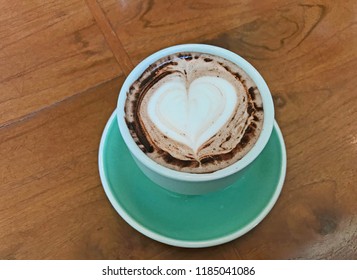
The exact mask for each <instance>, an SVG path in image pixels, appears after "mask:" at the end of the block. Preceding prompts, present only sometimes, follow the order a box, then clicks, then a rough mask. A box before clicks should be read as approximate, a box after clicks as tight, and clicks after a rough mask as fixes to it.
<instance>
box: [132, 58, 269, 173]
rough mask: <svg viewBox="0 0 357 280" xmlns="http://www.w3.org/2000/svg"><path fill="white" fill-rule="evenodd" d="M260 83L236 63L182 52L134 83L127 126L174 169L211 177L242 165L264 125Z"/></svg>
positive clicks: (152, 155) (150, 151)
mask: <svg viewBox="0 0 357 280" xmlns="http://www.w3.org/2000/svg"><path fill="white" fill-rule="evenodd" d="M263 118H264V114H263V105H262V99H261V96H260V93H259V90H258V88H257V86H256V85H255V83H254V81H253V80H252V79H251V78H250V77H249V76H248V75H247V74H246V73H245V72H244V71H243V70H242V69H241V68H240V67H239V66H237V65H235V64H234V63H232V62H230V61H228V60H226V59H224V58H221V57H218V56H214V55H211V54H205V53H192V52H190V53H176V54H172V55H170V56H167V57H164V58H162V59H160V60H158V61H156V62H155V63H153V64H152V65H150V67H149V68H147V69H146V70H145V72H144V73H143V74H142V75H141V76H140V77H139V78H138V79H137V80H136V81H135V82H134V83H133V84H132V86H131V87H130V88H129V91H128V93H127V99H126V103H125V121H126V123H127V126H128V128H129V131H130V134H131V136H132V137H133V139H134V140H135V142H136V144H137V145H138V146H139V147H140V149H141V150H142V151H143V152H144V153H146V154H147V155H148V156H149V157H150V158H151V159H153V160H154V161H156V162H157V163H159V164H160V165H163V166H166V167H168V168H171V169H174V170H178V171H182V172H189V173H210V172H214V171H217V170H220V169H222V168H225V167H227V166H229V165H231V164H233V163H235V162H237V161H238V160H240V159H241V158H242V157H243V156H244V155H245V154H247V153H248V152H249V150H250V149H251V148H252V147H253V146H254V144H255V143H256V141H257V139H258V137H259V134H260V132H261V129H262V126H263Z"/></svg>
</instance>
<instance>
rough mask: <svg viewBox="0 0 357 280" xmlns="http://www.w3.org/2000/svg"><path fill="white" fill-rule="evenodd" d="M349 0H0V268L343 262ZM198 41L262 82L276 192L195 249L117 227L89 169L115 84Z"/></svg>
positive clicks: (350, 139)
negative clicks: (258, 218) (280, 152)
mask: <svg viewBox="0 0 357 280" xmlns="http://www.w3.org/2000/svg"><path fill="white" fill-rule="evenodd" d="M356 3H357V2H356V1H353V0H352V1H344V2H343V4H342V3H339V2H336V1H323V0H321V1H320V0H316V1H315V0H307V1H282V0H278V1H259V3H258V2H257V1H229V0H228V1H143V0H142V1H129V0H123V1H119V0H98V1H95V0H86V1H82V0H63V1H35V0H29V1H16V2H12V1H6V0H5V1H1V10H0V172H1V173H0V258H1V259H356V258H357V241H356V240H357V188H356V187H357V186H356V181H357V180H356V179H357V121H356V119H357V90H356V89H357V79H356V71H357V59H356V58H357V25H356V22H357V4H356ZM188 42H192V43H209V44H214V45H218V46H222V47H225V48H227V49H229V50H232V51H234V52H236V53H238V54H240V55H241V56H243V57H244V58H246V59H247V60H249V61H250V62H251V63H252V64H253V65H254V66H255V67H256V68H257V69H258V70H259V71H260V72H261V74H262V75H263V77H264V78H265V80H266V81H267V83H268V85H269V87H270V89H271V92H272V94H273V97H274V101H275V108H276V119H277V121H278V123H279V125H280V127H281V129H282V132H283V134H284V137H285V141H286V146H287V154H288V168H287V177H286V181H285V185H284V188H283V191H282V194H281V196H280V198H279V200H278V202H277V204H276V205H275V207H274V208H273V210H272V211H271V212H270V214H269V215H268V216H267V217H266V219H264V221H263V222H262V223H261V224H259V225H258V226H257V227H256V228H255V229H254V230H252V231H251V232H249V233H248V234H246V235H245V236H243V237H241V238H239V239H237V240H234V241H232V242H230V243H227V244H224V245H221V246H216V247H212V248H206V249H183V248H175V247H171V246H168V245H164V244H161V243H158V242H156V241H153V240H151V239H149V238H147V237H145V236H143V235H142V234H140V233H139V232H137V231H136V230H134V229H133V228H131V227H130V226H129V225H128V224H127V223H126V222H125V221H124V220H123V219H122V218H121V217H120V216H119V215H118V214H117V213H116V212H115V210H114V209H113V207H112V206H111V204H110V203H109V201H108V199H107V197H106V195H105V193H104V191H103V188H102V185H101V182H100V179H99V175H98V168H97V154H98V145H99V140H100V136H101V133H102V131H103V128H104V125H105V123H106V121H107V119H108V118H109V116H110V114H111V113H112V111H113V110H114V108H115V106H116V100H117V96H118V91H119V89H120V87H121V85H122V83H123V80H124V78H125V76H126V75H127V74H128V73H129V72H130V70H131V69H132V68H133V67H134V66H135V65H136V64H137V63H138V62H139V61H140V60H142V59H143V58H145V57H146V56H147V55H149V54H151V53H153V52H155V51H156V50H159V49H161V48H163V47H167V46H170V45H174V44H181V43H188Z"/></svg>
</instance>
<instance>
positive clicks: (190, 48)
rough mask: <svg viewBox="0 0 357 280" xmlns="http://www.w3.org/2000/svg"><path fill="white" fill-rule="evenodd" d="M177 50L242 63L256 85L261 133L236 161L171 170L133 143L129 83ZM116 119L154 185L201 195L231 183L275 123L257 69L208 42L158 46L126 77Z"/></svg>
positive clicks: (265, 90)
mask: <svg viewBox="0 0 357 280" xmlns="http://www.w3.org/2000/svg"><path fill="white" fill-rule="evenodd" d="M178 52H201V53H208V54H212V55H216V56H220V57H223V58H225V59H227V60H229V61H231V62H233V63H235V64H237V65H238V66H239V67H241V68H242V69H243V70H244V71H245V72H246V73H247V74H248V75H249V76H250V77H251V78H252V79H253V80H254V82H255V84H256V85H257V87H258V89H259V91H260V94H261V97H262V101H263V109H264V122H263V128H262V131H261V133H260V136H259V138H258V140H257V142H256V144H255V145H254V146H253V148H252V149H251V150H250V151H249V152H248V153H247V154H246V155H245V156H244V157H243V158H242V159H240V160H239V161H237V162H235V163H233V164H232V165H230V166H228V167H226V168H223V169H221V170H218V171H215V172H212V173H207V174H193V173H186V172H180V171H176V170H172V169H170V168H167V167H164V166H162V165H160V164H158V163H156V162H155V161H153V160H152V159H151V158H149V157H148V156H147V155H146V154H145V153H144V152H143V151H142V150H141V149H140V148H139V147H138V145H137V144H136V143H135V141H134V140H133V138H132V137H131V134H130V132H129V129H128V127H127V125H126V122H125V119H124V117H125V112H124V106H125V100H126V95H127V92H128V91H129V87H130V86H131V85H132V84H133V82H134V81H135V80H137V79H138V78H139V77H140V75H141V74H142V73H143V72H144V71H145V70H146V69H147V68H148V67H149V66H150V65H151V64H152V63H154V62H155V61H157V60H158V59H160V58H162V57H166V56H168V55H170V54H173V53H178ZM117 120H118V124H119V129H120V133H121V135H122V137H123V139H124V142H125V144H126V145H127V147H128V149H129V151H130V153H131V154H132V156H133V158H134V160H135V162H136V163H137V165H138V167H139V168H140V169H141V170H142V171H143V173H144V174H145V175H146V176H147V177H148V178H149V179H151V180H152V181H153V182H154V183H156V184H157V185H159V186H161V187H163V188H165V189H168V190H170V191H173V192H176V193H180V194H186V195H200V194H205V193H209V192H213V191H217V190H220V189H222V188H225V187H228V186H230V185H231V184H233V183H234V182H235V181H236V180H237V179H239V177H240V176H241V174H242V172H241V171H242V170H243V169H244V168H246V167H247V166H248V165H249V164H250V163H252V162H253V161H254V160H255V159H256V158H257V156H258V155H259V154H260V153H261V152H262V151H263V149H264V147H265V145H266V144H267V142H268V140H269V138H270V135H271V132H272V130H273V124H274V105H273V99H272V96H271V94H270V91H269V88H268V86H267V84H266V83H265V81H264V79H263V78H262V76H261V75H260V74H259V72H258V71H257V70H256V69H255V68H254V67H253V66H252V65H251V64H250V63H249V62H247V61H246V60H245V59H243V58H242V57H240V56H239V55H237V54H235V53H233V52H231V51H228V50H226V49H223V48H219V47H216V46H211V45H203V44H185V45H177V46H173V47H169V48H166V49H163V50H160V51H158V52H156V53H154V54H152V55H150V56H149V57H147V58H146V59H144V60H143V61H142V62H140V63H139V64H138V65H137V66H136V67H135V68H134V69H133V70H132V72H131V73H130V75H129V76H128V77H127V78H126V80H125V82H124V84H123V86H122V88H121V90H120V94H119V98H118V105H117Z"/></svg>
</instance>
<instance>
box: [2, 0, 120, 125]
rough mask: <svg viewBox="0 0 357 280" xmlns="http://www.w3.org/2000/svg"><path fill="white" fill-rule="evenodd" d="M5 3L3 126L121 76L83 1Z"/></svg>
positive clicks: (3, 21)
mask: <svg viewBox="0 0 357 280" xmlns="http://www.w3.org/2000/svg"><path fill="white" fill-rule="evenodd" d="M1 2H2V4H1V11H0V92H1V94H0V126H4V125H8V124H9V123H11V122H13V121H16V120H19V119H21V118H23V117H25V116H26V115H28V114H31V113H33V112H36V111H38V110H41V109H43V108H45V107H46V106H49V105H51V104H54V103H56V102H59V101H61V100H64V99H65V98H67V97H70V96H72V95H73V94H76V93H78V92H81V91H84V90H86V89H88V88H91V87H93V86H95V85H97V84H100V83H102V82H103V81H107V80H110V79H112V78H114V77H116V76H118V75H120V73H121V69H120V67H119V65H118V63H117V61H116V59H115V58H114V56H113V54H112V52H111V51H110V49H109V47H108V45H107V43H106V41H105V39H104V36H103V35H102V33H101V31H100V29H99V28H98V27H97V24H96V22H95V20H94V18H93V16H92V14H91V13H90V10H89V9H88V7H87V5H86V4H85V2H83V1H81V0H76V1H35V0H31V1H15V2H12V1H1Z"/></svg>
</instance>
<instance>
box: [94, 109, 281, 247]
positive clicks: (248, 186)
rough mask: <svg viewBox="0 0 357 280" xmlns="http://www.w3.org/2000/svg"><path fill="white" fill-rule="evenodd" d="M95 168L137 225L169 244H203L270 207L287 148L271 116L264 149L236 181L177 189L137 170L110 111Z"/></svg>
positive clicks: (239, 231) (232, 232) (229, 235)
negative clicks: (205, 189) (184, 191)
mask: <svg viewBox="0 0 357 280" xmlns="http://www.w3.org/2000/svg"><path fill="white" fill-rule="evenodd" d="M99 171H100V177H101V180H102V184H103V187H104V190H105V192H106V194H107V196H108V198H109V200H110V202H111V204H112V205H113V207H114V208H115V210H116V211H117V212H118V213H119V215H120V216H121V217H122V218H123V219H124V220H125V221H126V222H127V223H128V224H130V225H131V226H132V227H134V228H135V229H136V230H138V231H139V232H141V233H143V234H145V235H146V236H148V237H150V238H152V239H154V240H157V241H160V242H163V243H166V244H170V245H174V246H180V247H208V246H214V245H218V244H222V243H225V242H228V241H231V240H233V239H235V238H237V237H239V236H241V235H243V234H245V233H247V232H248V231H249V230H251V229H252V228H253V227H255V226H256V225H257V224H258V223H259V222H261V221H262V220H263V218H264V217H265V216H266V215H267V214H268V213H269V211H270V210H271V209H272V207H273V206H274V204H275V202H276V200H277V199H278V196H279V194H280V191H281V189H282V186H283V183H284V179H285V171H286V151H285V145H284V141H283V137H282V135H281V132H280V129H279V127H278V125H277V123H276V122H275V124H274V129H273V132H272V135H271V138H270V140H269V142H268V144H267V145H266V147H265V148H264V150H263V152H262V153H261V154H260V155H259V156H258V158H257V159H256V160H255V161H254V162H253V163H251V164H250V165H249V166H248V167H247V168H246V169H245V171H244V174H243V175H242V177H241V178H240V179H239V180H238V181H237V182H236V183H235V184H233V185H232V186H230V187H228V188H226V189H224V190H221V191H218V192H214V193H210V194H206V195H202V196H186V195H180V194H176V193H173V192H170V191H167V190H166V189H163V188H161V187H159V186H158V185H156V184H155V183H153V182H151V181H150V180H149V179H148V178H147V177H146V176H145V175H144V174H143V173H142V172H141V171H140V170H139V168H138V167H137V166H136V164H135V162H134V160H133V159H132V157H131V155H130V152H129V150H128V149H127V147H126V145H125V143H124V141H123V139H122V137H121V135H120V132H119V129H118V124H117V120H116V113H115V112H114V113H113V114H112V116H111V117H110V119H109V121H108V123H107V125H106V127H105V129H104V132H103V135H102V139H101V143H100V148H99Z"/></svg>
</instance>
